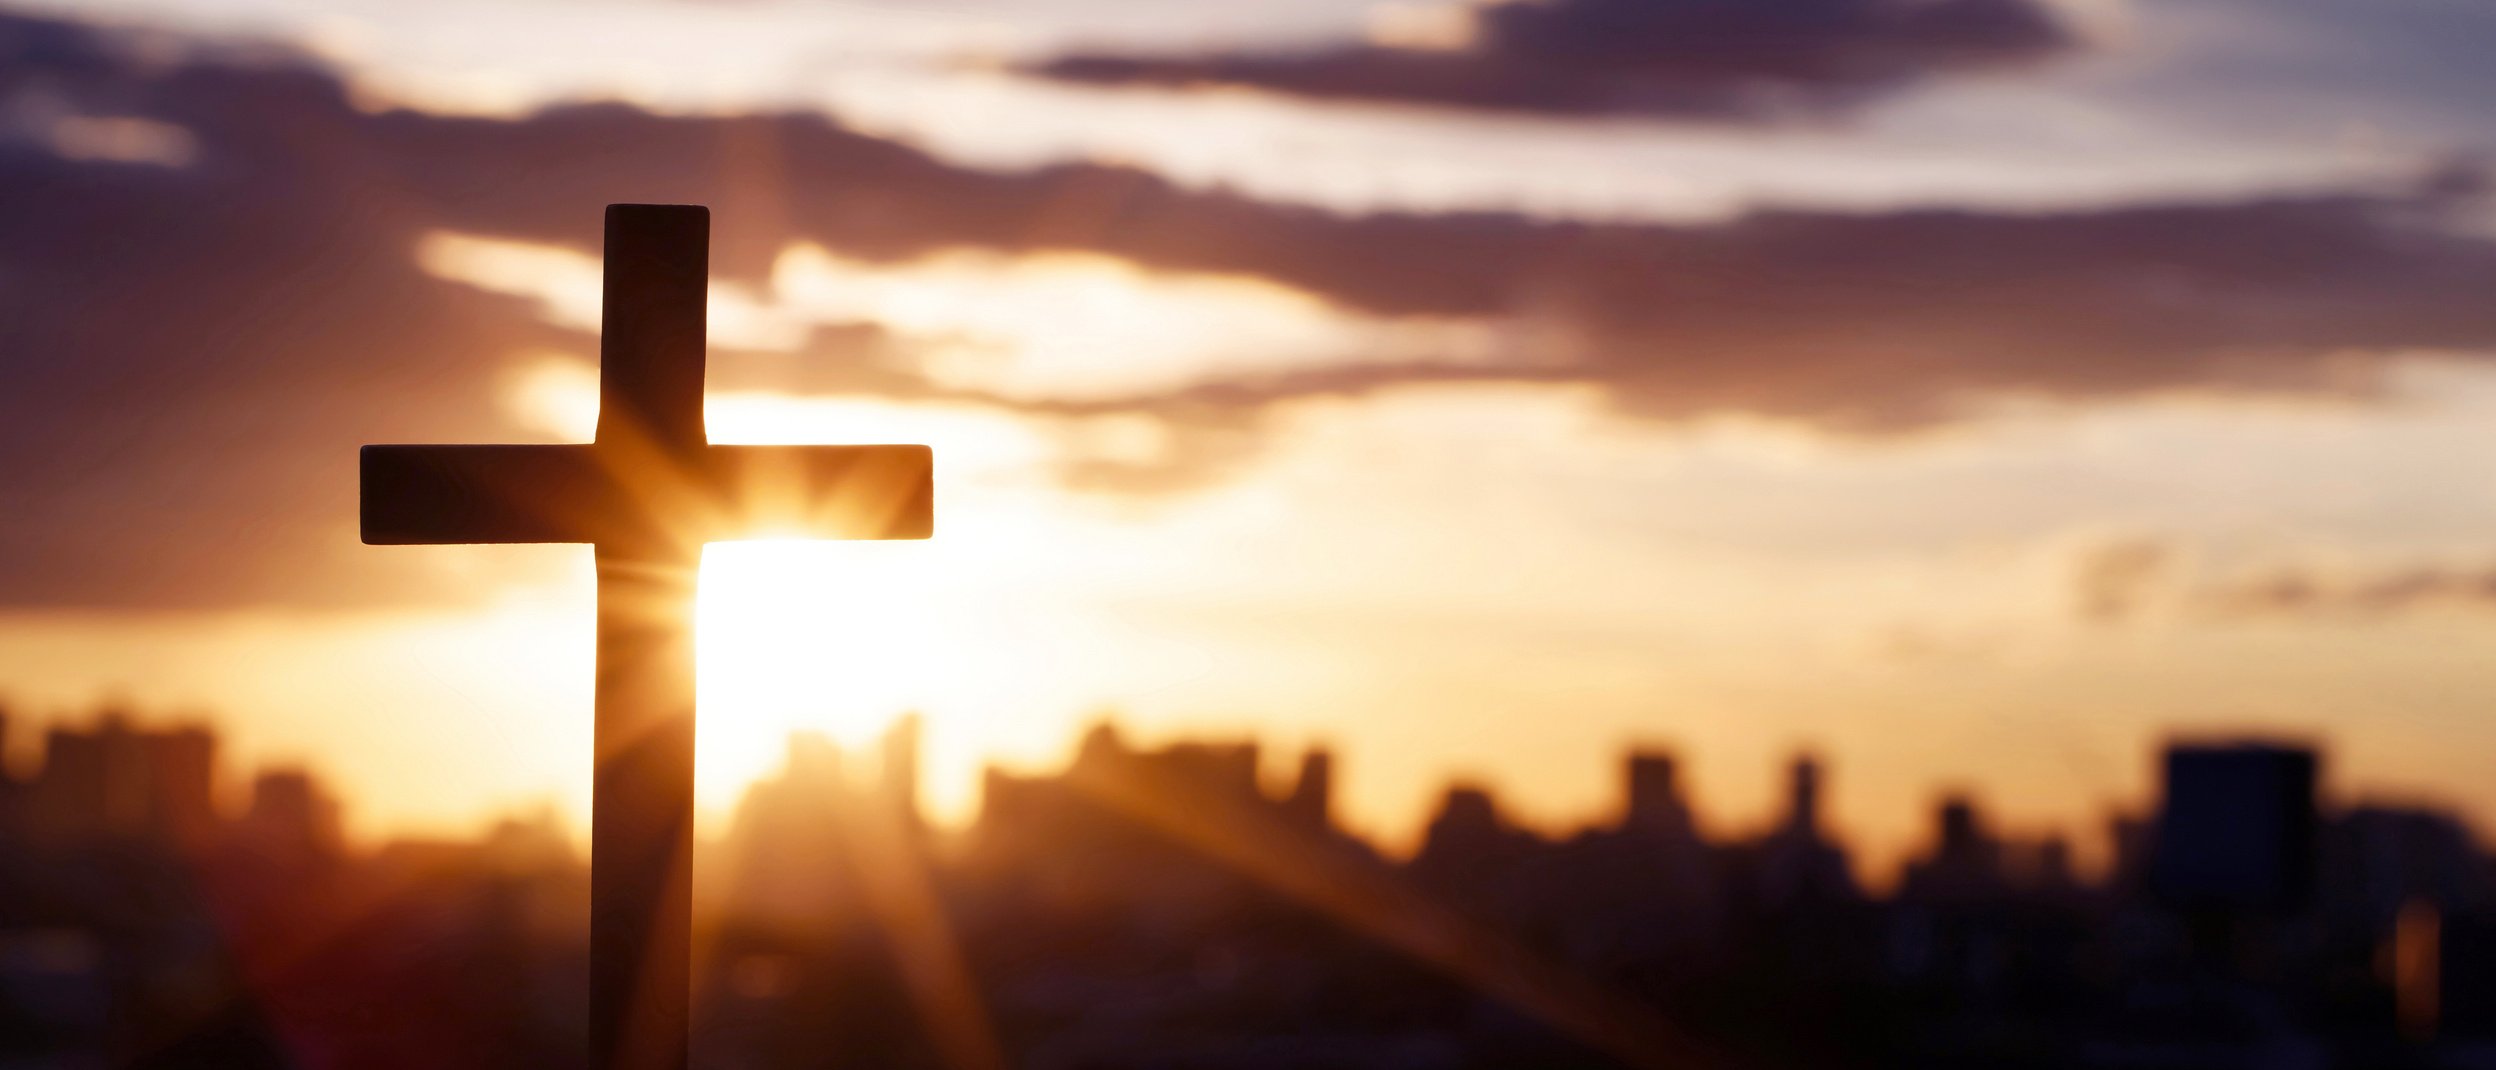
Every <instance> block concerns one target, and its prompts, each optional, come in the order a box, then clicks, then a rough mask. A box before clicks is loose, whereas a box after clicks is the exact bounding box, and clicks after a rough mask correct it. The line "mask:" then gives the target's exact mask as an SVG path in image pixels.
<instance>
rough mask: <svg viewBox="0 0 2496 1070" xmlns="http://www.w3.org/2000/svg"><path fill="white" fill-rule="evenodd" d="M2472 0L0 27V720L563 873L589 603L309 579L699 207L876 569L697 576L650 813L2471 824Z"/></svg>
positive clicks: (236, 12) (557, 375) (1759, 2)
mask: <svg viewBox="0 0 2496 1070" xmlns="http://www.w3.org/2000/svg"><path fill="white" fill-rule="evenodd" d="M2490 45H2496V8H2490V7H2488V6H2486V5H2484V4H2483V3H2480V2H2479V0H2164V2H2147V0H2140V2H2126V0H2086V2H2083V0H2070V2H2063V0H1743V2H1734V0H1539V2H1535V0H1515V2H1509V3H1477V4H1434V3H1426V2H1398V3H1387V4H1377V5H1365V4H1359V3H1345V2H1333V0H1328V2H1320V0H1286V2H1279V3H1270V4H1256V5H1238V4H1173V3H1169V2H1167V0H1151V2H1147V0H959V2H955V3H944V4H933V3H930V4H908V5H902V4H889V5H882V4H857V3H839V2H829V0H808V2H802V3H801V2H794V0H788V2H784V0H740V2H737V3H724V4H723V3H706V2H693V0H518V2H512V0H501V2H496V3H481V2H474V0H445V2H442V3H435V4H422V5H411V4H396V3H380V2H367V0H344V2H322V3H312V2H308V0H217V2H203V0H184V2H182V3H178V4H177V3H172V2H169V0H91V2H86V3H80V4H75V5H63V4H41V3H37V4H33V5H23V6H16V7H11V8H6V9H0V515H5V516H6V517H8V518H9V521H8V523H7V524H5V525H0V696H5V697H6V699H7V701H8V704H9V708H10V709H11V711H12V713H13V717H12V720H13V722H14V726H13V728H12V731H13V732H14V733H15V739H14V740H13V741H12V742H13V746H14V747H15V749H16V751H17V754H16V759H17V760H18V762H19V763H20V764H21V765H23V764H24V763H25V762H29V761H32V760H33V753H32V750H33V748H34V746H35V740H34V730H33V729H32V728H31V727H28V726H30V725H35V724H41V723H46V722H49V721H52V720H55V719H59V718H64V717H76V716H80V715H82V713H83V711H84V710H86V709H88V708H90V707H91V706H93V705H94V704H95V703H96V702H97V701H99V700H102V699H107V698H111V699H116V700H121V701H126V702H129V703H132V704H135V705H136V706H138V707H140V708H142V709H143V710H146V711H150V715H151V716H175V715H184V716H187V715H194V714H196V715H198V716H204V717H210V718H213V719H215V720H216V721H217V722H218V723H219V724H221V725H223V726H225V727H226V730H227V736H228V739H229V743H230V751H231V754H230V757H231V758H232V759H233V761H234V762H235V763H237V764H238V765H240V764H246V763H253V762H262V761H300V762H308V763H311V764H314V765H316V766H318V767H320V768H322V769H324V770H326V771H328V772H329V773H330V774H331V775H333V776H334V777H335V778H336V779H337V780H338V781H339V782H340V783H341V784H342V785H344V787H345V789H346V792H347V794H348V795H349V796H350V798H351V800H352V806H353V810H352V812H351V813H352V818H353V820H354V822H355V825H356V827H357V828H358V829H359V830H360V831H363V832H365V833H366V834H368V835H381V834H387V833H392V832H399V831H439V830H450V829H464V828H468V827H473V826H474V825H475V824H476V823H477V822H479V821H481V820H483V819H484V818H485V817H486V816H488V815H491V814H495V813H499V812H503V811H507V810H510V809H513V808H518V807H531V806H538V805H553V806H556V807H558V808H560V809H562V810H565V811H566V812H569V813H572V814H574V815H575V817H576V819H577V815H579V814H580V813H581V812H583V810H584V809H585V802H586V795H587V783H588V772H589V770H588V756H589V746H588V741H589V701H588V700H589V695H588V687H589V663H590V657H591V642H592V636H591V627H590V624H591V607H592V604H593V603H592V596H593V590H592V584H591V577H590V575H589V563H588V555H587V553H586V551H583V550H580V549H578V548H555V547H526V548H522V547H430V548H413V547H391V548H368V547H363V546H360V545H358V544H357V541H356V538H355V533H354V494H355V489H354V467H353V463H352V459H351V458H352V456H353V449H354V447H355V446H356V445H358V444H361V443H364V442H385V441H396V442H467V441H545V442H553V441H572V440H579V439H582V438H585V437H586V436H587V434H588V431H589V428H590V426H591V425H592V424H593V423H594V422H595V415H596V412H595V410H596V378H595V376H596V369H595V366H594V359H595V353H596V338H595V329H596V322H597V301H598V288H597V287H598V261H597V247H596V243H597V234H598V231H597V227H598V219H599V211H600V209H601V207H602V206H603V205H604V204H605V203H607V202H609V201H623V200H637V201H669V200H683V201H695V202H700V203H706V204H709V205H711V206H712V208H713V210H714V218H715V226H716V233H715V247H714V253H713V261H714V264H713V266H714V288H713V292H712V296H711V345H712V358H711V370H710V399H709V422H710V427H711V432H712V436H713V438H714V440H715V441H724V442H878V441H902V442H925V443H928V444H931V445H933V446H934V447H935V449H936V453H937V457H938V469H937V474H938V517H939V519H938V524H939V535H938V537H937V538H936V539H935V540H933V541H931V542H928V543H925V544H911V545H902V544H879V545H867V544H848V545H799V544H778V543H756V544H723V545H718V546H714V547H713V548H712V550H711V551H710V555H709V557H708V559H707V561H706V564H705V567H704V573H703V594H702V608H701V611H700V627H701V636H702V640H701V641H702V655H701V656H702V673H703V684H702V687H703V691H702V702H703V727H702V736H701V748H702V758H701V761H702V775H703V783H702V792H703V795H704V798H705V800H706V805H707V806H708V807H709V808H710V809H711V811H712V814H713V816H716V815H718V814H720V813H724V809H725V807H726V806H727V805H728V804H729V803H730V802H732V801H733V799H734V798H735V794H736V792H737V791H738V790H739V789H740V788H741V786H742V784H743V783H744V782H745V781H746V780H748V779H750V778H751V777H753V776H755V775H757V774H759V773H761V772H763V771H765V770H767V769H768V768H770V767H772V766H773V765H774V764H775V763H776V761H777V756H778V753H779V749H780V745H781V740H782V738H783V737H784V736H785V735H786V733H788V732H789V731H791V730H793V729H811V730H820V731H826V732H830V733H832V734H834V735H836V736H839V737H841V738H845V739H851V740H860V739H864V738H866V737H868V736H870V735H872V734H873V733H874V732H875V731H876V730H877V729H878V728H879V727H880V726H881V725H882V724H883V723H884V722H885V721H887V720H888V719H889V718H890V717H892V716H893V715H894V714H895V713H897V712H898V711H900V710H904V709H916V710H921V711H923V712H924V713H925V715H926V717H927V732H928V739H929V745H930V748H931V753H930V768H929V770H928V786H927V791H928V793H929V800H928V801H929V803H930V804H931V806H932V807H934V808H935V809H936V811H937V812H938V813H939V814H940V815H945V816H949V817H953V818H957V819H958V818H960V817H962V816H963V815H965V814H967V813H969V812H971V808H972V807H974V806H975V803H976V799H975V788H976V782H977V776H978V770H979V768H980V767H981V765H982V764H983V763H987V762H1003V763H1006V764H1008V765H1013V766H1018V767H1029V768H1036V767H1044V766H1046V765H1048V764H1050V763H1053V762H1055V761H1057V760H1059V759H1061V758H1062V757H1063V756H1064V755H1065V754H1066V753H1068V751H1069V749H1070V747H1071V745H1072V742H1073V739H1074V738H1075V735H1076V733H1078V732H1079V731H1080V730H1081V729H1082V727H1083V726H1085V725H1087V724H1089V723H1091V722H1092V721H1093V720H1095V719H1097V718H1099V717H1100V716H1102V715H1103V714H1104V713H1105V712H1114V713H1115V714H1116V715H1117V716H1118V717H1119V719H1120V720H1121V722H1122V723H1123V724H1125V725H1127V726H1128V728H1129V730H1130V731H1131V732H1132V733H1133V734H1135V735H1138V736H1140V737H1142V738H1146V739H1159V738H1175V737H1178V736H1183V735H1199V734H1216V735H1225V736H1246V735H1253V736H1256V737H1258V738H1261V739H1263V740H1265V741H1266V742H1267V743H1268V745H1269V748H1270V753H1271V755H1272V760H1273V763H1274V765H1275V767H1276V769H1277V772H1278V773H1279V772H1280V770H1281V769H1282V768H1283V767H1284V766H1285V765H1286V764H1287V763H1288V762H1289V760H1290V759H1291V757H1292V755H1293V754H1294V753H1295V752H1296V750H1297V749H1298V748H1300V747H1302V746H1307V745H1312V744H1324V745H1328V746H1331V747H1333V748H1335V749H1336V750H1337V752H1338V754H1339V758H1340V765H1339V768H1340V769H1341V774H1340V775H1341V783H1342V789H1341V790H1342V795H1341V803H1342V809H1343V811H1344V817H1345V818H1346V820H1348V821H1349V822H1351V823H1352V824H1353V825H1354V826H1355V827H1356V828H1359V829H1361V830H1362V831H1365V832H1368V833H1371V834H1373V835H1377V836H1380V837H1382V838H1383V839H1385V840H1387V841H1388V842H1390V843H1409V842H1410V839H1411V837H1412V836H1413V835H1414V833H1415V830H1416V829H1417V828H1418V827H1419V824H1420V822H1421V821H1422V820H1423V819H1424V818H1425V817H1426V815H1427V811H1428V808H1429V806H1430V804H1431V803H1432V801H1433V800H1434V799H1435V797H1436V795H1437V793H1438V792H1439V791H1440V790H1441V789H1442V788H1443V786H1444V785H1445V784H1446V783H1447V782H1448V781H1449V780H1450V779H1451V778H1461V779H1467V780H1472V781H1476V782H1480V783H1485V784H1489V785H1491V786H1493V787H1495V788H1496V789H1498V790H1499V792H1500V793H1501V797H1502V799H1503V802H1504V804H1506V805H1507V806H1508V807H1509V808H1510V810H1511V812H1512V813H1513V815H1514V816H1515V817H1516V818H1517V819H1518V820H1520V821H1523V822H1526V823H1529V824H1532V825H1534V826H1536V827H1540V828H1544V829H1547V830H1559V829H1565V828H1568V827H1571V826H1574V825H1578V824H1583V823H1586V822H1589V821H1596V820H1601V819H1603V817H1604V816H1605V814H1606V812H1607V808H1608V807H1610V806H1612V805H1613V804H1614V803H1615V801H1616V800H1615V798H1614V792H1615V789H1616V762H1617V761H1618V757H1619V753H1620V751H1621V749H1622V748H1624V747H1627V746H1657V747H1668V748H1672V749H1675V750H1677V751H1678V752H1679V753H1680V754H1681V755H1682V756H1683V758H1684V769H1685V777H1686V779H1687V781H1688V782H1689V783H1690V784H1691V785H1692V787H1693V790H1694V791H1695V792H1696V794H1697V797H1698V802H1699V805H1700V808H1701V819H1702V821H1703V823H1705V824H1706V825H1707V826H1709V827H1710V828H1711V829H1713V830H1715V831H1719V832H1724V833H1735V832H1739V831H1741V830H1744V829H1748V828H1755V827H1759V826H1760V825H1762V824H1763V823H1765V822H1766V821H1767V820H1768V819H1769V818H1770V815H1771V814H1772V812H1773V809H1774V806H1775V800H1776V795H1777V790H1778V780H1779V777H1780V775H1781V769H1782V765H1783V763H1784V761H1785V760H1786V758H1787V757H1788V756H1790V755H1791V754H1793V753H1795V752H1796V751H1797V750H1800V749H1811V750H1814V751H1817V752H1819V753H1820V754H1822V755H1823V756H1824V757H1825V758H1827V759H1828V760H1829V761H1830V763H1831V764H1832V766H1833V769H1834V776H1833V780H1832V784H1831V788H1830V792H1829V794H1830V801H1831V805H1832V808H1833V810H1834V813H1835V818H1836V822H1837V824H1838V825H1839V826H1840V827H1841V828H1842V829H1844V830H1845V831H1847V832H1848V833H1850V834H1852V835H1854V836H1855V837H1857V838H1858V839H1859V840H1860V841H1861V842H1862V843H1863V844H1864V845H1865V846H1866V847H1867V848H1868V849H1869V850H1870V851H1871V852H1872V857H1873V859H1874V860H1875V864H1876V866H1877V865H1881V864H1885V863H1883V862H1882V861H1881V860H1883V859H1894V858H1895V857H1896V856H1897V854H1898V853H1899V852H1900V851H1902V850H1906V849H1908V848H1910V847H1912V846H1913V845H1914V844H1915V843H1916V842H1917V841H1918V839H1919V838H1920V837H1921V836H1922V835H1923V831H1924V829H1925V827H1926V822H1927V820H1928V817H1927V814H1928V811H1929V808H1930V806H1931V804H1932V802H1933V800H1934V798H1935V797H1936V796H1937V795H1938V794H1939V793H1941V792H1944V791H1950V790H1965V791H1972V792H1975V793H1976V794H1978V795H1979V796H1980V797H1981V798H1983V799H1984V800H1985V801H1986V802H1987V804H1988V805H1989V807H1990V808H1991V811H1992V812H1993V813H1994V814H1995V816H1996V819H1997V822H1998V823H1999V824H2001V825H2002V826H2004V827H2005V828H2006V829H2007V830H2009V831H2011V832H2014V833H2017V834H2020V835H2036V834H2041V833H2044V832H2046V831H2048V830H2052V829H2057V828H2059V829H2063V830H2066V831H2069V832H2071V833H2072V834H2073V835H2074V836H2075V837H2076V840H2075V846H2077V847H2078V848H2079V849H2080V850H2081V852H2082V854H2083V856H2084V857H2088V856H2090V855H2092V854H2094V853H2095V852H2097V851H2098V850H2099V849H2100V848H2101V847H2102V844H2100V843H2099V842H2098V837H2097V832H2098V830H2099V829H2100V828H2101V827H2102V822H2103V820H2104V818H2105V815H2106V814H2107V813H2108V812H2109V811H2110V810H2112V809H2118V808H2133V809H2138V808H2140V807H2142V806H2143V805H2145V804H2146V803H2147V801H2148V799H2149V797H2150V793H2151V791H2152V788H2153V785H2152V784H2151V782H2150V775H2151V772H2152V769H2153V765H2152V760H2151V759H2152V756H2153V755H2154V753H2155V749H2156V747H2157V746H2158V745H2159V743H2160V741H2161V740H2163V739H2166V738H2169V737H2170V736H2173V735H2178V734H2182V735H2237V734H2259V735H2264V736H2281V737H2286V738H2293V739H2305V740H2312V741H2315V742H2318V743H2322V744H2325V745H2327V746H2328V747H2329V749H2330V757H2329V767H2328V768H2329V772H2328V774H2327V779H2328V784H2329V787H2330V790H2331V791H2332V792H2333V793H2334V796H2335V797H2336V798H2342V799H2358V798H2382V797H2397V798H2402V799H2408V800H2419V801H2430V802H2436V803H2440V804H2448V805H2453V806H2457V807H2461V808H2462V809H2463V810H2464V811H2465V812H2466V813H2470V814H2472V815H2475V816H2477V817H2479V818H2481V819H2486V818H2488V817H2491V816H2496V786H2491V785H2490V784H2489V782H2488V781H2487V779H2486V778H2485V777H2484V776H2483V775H2481V770H2480V768H2479V766H2480V764H2481V763H2480V762H2479V761H2478V756H2481V755H2485V754H2487V753H2490V747H2491V745H2496V720H2491V718H2490V717H2488V716H2487V714H2486V712H2485V710H2484V703H2485V699H2486V697H2487V696H2489V695H2491V694H2496V657H2491V655H2496V542H2492V541H2491V539H2490V538H2489V536H2488V534H2487V533H2488V532H2489V531H2491V530H2496V485H2491V481H2490V480H2488V479H2487V478H2486V477H2485V476H2484V475H2482V473H2483V472H2484V471H2485V465H2484V464H2483V462H2482V461H2481V458H2485V457H2490V456H2496V367H2491V364H2490V362H2489V360H2488V358H2489V357H2490V356H2496V298H2492V297H2491V295H2496V195H2492V193H2491V187H2490V184H2489V177H2490V176H2489V174H2488V172H2487V165H2486V163H2485V161H2486V160H2487V159H2488V157H2489V155H2490V153H2491V151H2492V150H2496V118H2491V117H2490V115H2489V113H2488V111H2487V109H2486V108H2485V107H2484V106H2483V102H2484V100H2486V99H2487V98H2488V96H2489V94H2490V93H2491V91H2496V68H2491V67H2490V66H2489V65H2488V64H2486V63H2484V62H2483V59H2482V57H2483V56H2484V54H2485V51H2486V49H2487V48H2488V47H2489V46H2490Z"/></svg>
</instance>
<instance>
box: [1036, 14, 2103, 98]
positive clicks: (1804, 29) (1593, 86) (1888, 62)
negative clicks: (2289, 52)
mask: <svg viewBox="0 0 2496 1070" xmlns="http://www.w3.org/2000/svg"><path fill="white" fill-rule="evenodd" d="M1456 10H1458V9H1454V8H1451V9H1450V11H1451V13H1453V12H1455V11H1456ZM1470 23H1471V28H1472V32H1471V34H1470V41H1469V42H1467V43H1466V44H1465V46H1464V47H1461V48H1432V49H1421V48H1402V47H1386V46H1382V45H1345V46H1336V47H1330V48H1319V49H1312V50H1303V51H1296V52H1262V53H1215V54H1207V55H1195V56H1158V57H1156V56H1136V55H1123V54H1115V53H1077V54H1072V55H1067V56H1063V57H1060V58H1058V59H1055V60H1052V61H1050V62H1047V63H1045V64H1042V65H1041V66H1039V67H1038V70H1039V72H1040V73H1043V74H1046V75H1049V76H1052V77H1057V78H1063V79H1068V80H1071V81H1081V82H1096V83H1114V84H1149V85H1164V86H1184V85H1233V86H1252V87H1256V88H1261V89H1271V90H1277V91H1281V92H1286V93H1294V94H1300V95H1305V96H1311V97H1321V98H1332V99H1341V100H1367V101H1385V102H1400V103H1413V104H1428V105H1441V106H1449V107H1458V108H1480V109H1491V110H1499V111H1516V112H1542V113H1555V114H1571V115H1583V114H1601V113H1635V114H1650V115H1671V116H1682V117H1694V118H1707V119H1744V120H1755V119H1761V118H1771V117H1776V116H1780V115H1787V114H1795V113H1812V112H1821V111H1826V110H1829V109H1832V108H1837V107H1843V106H1846V105H1850V104H1854V103H1857V102H1860V101H1862V100H1865V99H1867V98H1870V97H1872V96H1875V95H1878V94H1880V93H1883V92H1886V91H1890V90H1893V89H1896V88H1899V87H1901V86H1905V85H1910V84H1913V83H1915V82H1917V81H1920V80H1922V79H1925V78H1929V77H1933V76H1935V75H1940V74H1945V73H1950V72H1956V71H1964V70H1969V69H1976V68H1984V67H1997V66H2003V65H2009V64H2018V63H2026V62H2031V61H2034V60H2038V59H2041V58H2044V57H2047V56H2051V55H2054V54H2057V53H2060V52H2063V51H2065V50H2067V49H2070V48H2072V47H2074V45H2075V44H2076V41H2075V40H2074V38H2073V36H2072V34H2071V33H2070V31H2069V30H2067V29H2066V28H2065V27H2064V26H2063V24H2062V23H2061V22H2060V21H2058V20H2057V19H2056V17H2055V15H2054V13H2053V12H2052V11H2051V10H2049V9H2048V8H2046V7H2045V6H2043V5H2042V4H2040V3H2038V2H2037V0H1525V2H1511V3H1497V4H1485V5H1481V6H1478V7H1475V8H1472V9H1470Z"/></svg>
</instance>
